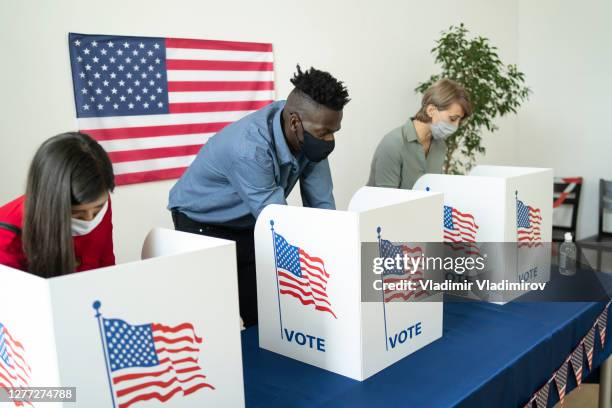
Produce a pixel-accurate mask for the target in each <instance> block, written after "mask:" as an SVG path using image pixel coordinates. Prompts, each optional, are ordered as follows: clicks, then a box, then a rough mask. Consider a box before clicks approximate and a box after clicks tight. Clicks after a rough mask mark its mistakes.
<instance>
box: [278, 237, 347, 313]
mask: <svg viewBox="0 0 612 408" xmlns="http://www.w3.org/2000/svg"><path fill="white" fill-rule="evenodd" d="M274 254H275V257H276V272H277V278H278V285H279V292H280V293H281V294H282V295H289V296H293V297H294V298H296V299H297V300H299V301H300V303H302V304H303V305H304V306H308V305H313V306H314V308H315V309H316V310H319V311H321V312H325V313H329V314H331V315H332V316H334V318H337V317H336V314H335V313H334V311H333V310H332V306H331V303H330V301H329V297H328V296H327V281H328V280H329V273H327V271H326V270H325V263H324V261H323V259H321V258H318V257H316V256H311V255H309V254H308V253H307V252H306V251H304V250H303V249H302V248H298V247H296V246H294V245H291V244H289V243H288V242H287V240H286V239H285V238H284V237H283V236H282V235H280V234H277V233H276V232H274Z"/></svg>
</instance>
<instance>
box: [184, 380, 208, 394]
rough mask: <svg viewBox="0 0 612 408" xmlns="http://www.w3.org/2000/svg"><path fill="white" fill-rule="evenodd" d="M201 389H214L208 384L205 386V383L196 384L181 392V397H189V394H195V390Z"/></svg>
mask: <svg viewBox="0 0 612 408" xmlns="http://www.w3.org/2000/svg"><path fill="white" fill-rule="evenodd" d="M201 388H210V389H213V390H214V389H215V387H213V386H212V385H210V384H206V383H202V384H197V385H194V386H193V387H191V388H187V389H185V390H184V391H183V395H189V394H193V393H194V392H196V391H197V390H199V389H201Z"/></svg>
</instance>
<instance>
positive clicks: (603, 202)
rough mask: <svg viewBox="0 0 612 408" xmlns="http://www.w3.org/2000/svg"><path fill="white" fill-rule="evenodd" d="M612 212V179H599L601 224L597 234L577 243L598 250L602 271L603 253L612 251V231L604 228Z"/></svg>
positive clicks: (599, 264) (599, 267) (598, 263)
mask: <svg viewBox="0 0 612 408" xmlns="http://www.w3.org/2000/svg"><path fill="white" fill-rule="evenodd" d="M611 213H612V180H604V179H600V180H599V226H598V229H597V234H596V235H593V236H590V237H588V238H585V239H581V240H580V241H578V242H577V244H578V245H579V246H580V247H582V248H584V249H591V250H595V251H597V270H598V271H601V266H602V253H603V252H612V231H606V230H605V229H604V224H605V219H606V215H609V214H611Z"/></svg>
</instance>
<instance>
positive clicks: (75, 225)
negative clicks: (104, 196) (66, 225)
mask: <svg viewBox="0 0 612 408" xmlns="http://www.w3.org/2000/svg"><path fill="white" fill-rule="evenodd" d="M107 209H108V200H106V202H105V203H104V206H103V207H102V209H101V210H100V212H99V213H98V214H96V216H95V217H94V218H93V220H91V221H84V220H79V219H77V218H72V224H71V225H70V229H71V231H72V236H73V237H78V236H81V235H87V234H89V233H90V232H91V231H93V230H94V229H95V228H96V227H97V226H98V225H100V222H102V218H104V214H106V210H107Z"/></svg>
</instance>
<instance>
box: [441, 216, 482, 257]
mask: <svg viewBox="0 0 612 408" xmlns="http://www.w3.org/2000/svg"><path fill="white" fill-rule="evenodd" d="M479 228H480V227H479V226H478V225H477V224H476V219H475V218H474V216H473V215H472V214H470V213H468V212H461V211H459V210H457V209H456V208H455V207H451V206H450V205H445V206H444V242H447V243H449V245H448V246H449V247H450V248H451V249H453V250H456V251H463V252H464V253H466V254H468V255H480V250H479V248H478V245H476V234H477V233H478V229H479Z"/></svg>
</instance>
